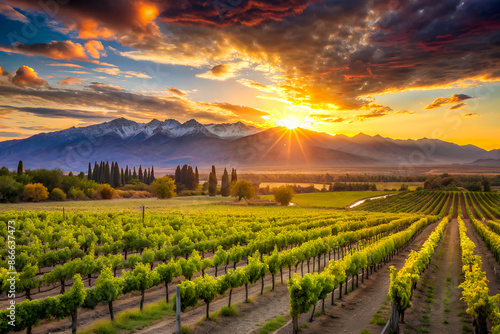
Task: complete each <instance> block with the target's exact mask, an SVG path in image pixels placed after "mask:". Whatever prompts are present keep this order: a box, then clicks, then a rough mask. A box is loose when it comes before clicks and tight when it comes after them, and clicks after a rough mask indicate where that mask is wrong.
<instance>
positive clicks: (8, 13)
mask: <svg viewBox="0 0 500 334" xmlns="http://www.w3.org/2000/svg"><path fill="white" fill-rule="evenodd" d="M0 15H3V16H5V17H6V18H8V19H9V20H13V21H19V22H23V23H29V22H30V20H29V19H28V18H27V17H26V16H24V15H23V14H21V13H19V12H18V11H17V10H15V9H14V8H13V7H12V6H9V5H3V4H0Z"/></svg>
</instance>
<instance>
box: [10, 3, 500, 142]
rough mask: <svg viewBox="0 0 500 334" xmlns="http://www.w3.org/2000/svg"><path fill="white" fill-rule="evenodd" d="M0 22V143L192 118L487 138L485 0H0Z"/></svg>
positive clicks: (493, 68)
mask: <svg viewBox="0 0 500 334" xmlns="http://www.w3.org/2000/svg"><path fill="white" fill-rule="evenodd" d="M118 4H119V6H118ZM0 27H1V28H0V29H1V33H0V74H2V75H1V76H0V140H11V139H20V138H25V137H28V136H31V135H34V134H36V133H39V132H47V131H55V130H61V129H65V128H68V127H71V126H85V125H90V124H95V123H101V122H104V121H108V120H111V119H114V118H117V117H126V118H128V119H132V120H135V121H139V122H149V121H150V120H151V119H153V118H157V119H160V120H165V119H168V118H174V119H177V120H179V121H187V120H189V119H192V118H195V119H197V120H198V121H199V122H202V123H223V122H235V121H243V122H245V123H247V124H252V125H255V126H258V127H263V128H266V127H271V126H276V125H284V124H285V125H286V124H292V125H293V124H296V125H298V126H300V127H304V128H309V129H312V130H316V131H324V132H328V133H330V134H337V133H343V134H346V135H354V134H356V133H359V132H363V133H366V134H369V135H376V134H380V135H382V136H385V137H391V138H401V139H406V138H412V139H417V138H422V137H428V138H438V139H443V140H447V141H453V142H455V143H458V144H474V145H477V146H479V147H482V148H485V149H494V148H500V135H499V133H500V132H499V128H500V108H499V106H500V2H499V1H498V0H441V1H436V0H432V1H431V0H419V1H414V0H411V1H407V0H389V1H385V0H348V1H347V0H346V1H342V0H335V1H330V0H314V1H312V0H311V1H309V0H289V1H265V0H246V1H243V0H213V1H211V0H208V1H207V0H204V1H198V0H194V1H188V0H179V1H174V0H150V1H148V0H121V1H116V0H41V1H39V0H0Z"/></svg>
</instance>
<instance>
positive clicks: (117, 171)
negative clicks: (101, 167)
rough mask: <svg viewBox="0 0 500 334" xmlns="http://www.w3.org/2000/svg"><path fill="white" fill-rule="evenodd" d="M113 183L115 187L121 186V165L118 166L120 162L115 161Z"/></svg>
mask: <svg viewBox="0 0 500 334" xmlns="http://www.w3.org/2000/svg"><path fill="white" fill-rule="evenodd" d="M113 184H114V187H115V188H117V187H121V182H120V167H119V166H118V162H115V167H114V172H113Z"/></svg>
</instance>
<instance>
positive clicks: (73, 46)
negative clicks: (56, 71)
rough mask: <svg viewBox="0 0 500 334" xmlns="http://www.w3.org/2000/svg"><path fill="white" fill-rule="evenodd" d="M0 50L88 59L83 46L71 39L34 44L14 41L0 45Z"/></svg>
mask: <svg viewBox="0 0 500 334" xmlns="http://www.w3.org/2000/svg"><path fill="white" fill-rule="evenodd" d="M0 51H2V52H8V53H18V54H26V55H29V56H44V57H47V58H52V59H57V60H68V61H69V60H71V59H77V60H81V61H88V60H89V58H88V56H87V54H86V53H85V48H84V47H83V46H82V45H81V44H80V43H73V42H72V41H52V42H50V43H34V44H22V43H15V44H14V46H6V45H0Z"/></svg>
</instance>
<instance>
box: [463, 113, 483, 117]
mask: <svg viewBox="0 0 500 334" xmlns="http://www.w3.org/2000/svg"><path fill="white" fill-rule="evenodd" d="M460 116H462V117H476V116H481V115H479V114H478V113H475V112H471V113H467V114H463V115H460Z"/></svg>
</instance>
